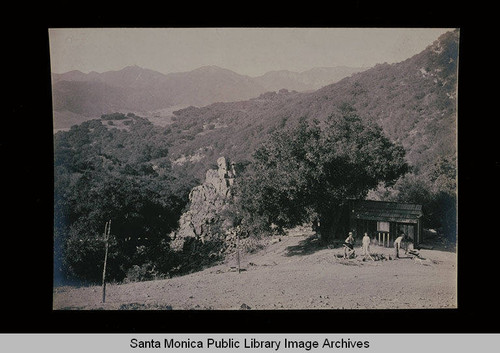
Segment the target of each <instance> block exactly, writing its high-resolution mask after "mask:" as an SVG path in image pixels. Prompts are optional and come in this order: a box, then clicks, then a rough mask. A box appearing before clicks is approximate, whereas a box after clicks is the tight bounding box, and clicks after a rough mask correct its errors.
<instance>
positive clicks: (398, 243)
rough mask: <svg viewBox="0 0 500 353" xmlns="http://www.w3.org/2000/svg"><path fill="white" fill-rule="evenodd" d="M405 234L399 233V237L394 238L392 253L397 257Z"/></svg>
mask: <svg viewBox="0 0 500 353" xmlns="http://www.w3.org/2000/svg"><path fill="white" fill-rule="evenodd" d="M404 236H405V234H404V233H401V235H400V236H399V237H397V238H396V240H394V255H395V256H396V258H397V259H399V249H401V242H402V241H403V238H404Z"/></svg>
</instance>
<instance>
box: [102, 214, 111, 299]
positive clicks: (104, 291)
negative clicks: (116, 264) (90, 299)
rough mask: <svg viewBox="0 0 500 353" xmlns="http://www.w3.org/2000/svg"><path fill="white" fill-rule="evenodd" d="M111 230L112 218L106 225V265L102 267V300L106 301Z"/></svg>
mask: <svg viewBox="0 0 500 353" xmlns="http://www.w3.org/2000/svg"><path fill="white" fill-rule="evenodd" d="M110 232H111V220H109V222H106V225H105V226H104V242H105V250H104V266H103V269H102V302H103V303H105V302H106V264H107V262H108V248H109V233H110Z"/></svg>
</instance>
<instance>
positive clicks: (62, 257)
mask: <svg viewBox="0 0 500 353" xmlns="http://www.w3.org/2000/svg"><path fill="white" fill-rule="evenodd" d="M164 136H165V134H164V131H163V129H161V128H160V127H157V126H154V125H153V124H151V123H150V122H149V121H147V120H146V119H143V118H140V117H137V116H135V115H133V114H129V115H127V116H125V115H122V114H113V115H109V116H103V117H102V119H101V120H91V121H88V122H84V123H83V124H80V125H76V126H73V128H71V130H70V131H68V132H59V133H57V134H56V135H55V138H54V191H55V193H54V236H55V248H54V251H55V268H54V271H55V273H54V275H55V278H56V280H61V279H63V278H64V279H75V280H90V281H96V280H98V279H99V277H100V276H101V275H102V264H103V263H102V259H103V256H104V243H103V237H102V234H103V233H104V228H103V225H104V224H105V223H106V222H108V221H109V220H111V221H112V224H111V234H112V241H111V246H110V249H111V250H110V255H109V256H110V260H111V261H110V264H111V265H110V266H109V267H108V273H109V278H110V279H115V280H123V279H124V278H126V277H129V278H130V277H132V278H134V279H136V278H141V279H144V278H151V276H153V275H154V274H155V273H163V274H165V273H167V272H169V271H171V270H172V267H173V266H174V265H173V264H178V263H176V262H175V258H174V257H173V256H168V252H169V247H168V242H166V236H167V235H168V233H169V232H170V231H171V230H172V229H174V228H175V227H176V226H177V221H178V218H179V215H180V213H181V211H182V210H183V208H184V206H185V205H186V203H187V197H188V193H189V191H190V189H191V188H192V187H193V186H195V185H196V182H195V181H194V180H193V179H192V178H191V177H190V176H189V175H181V174H179V173H177V172H175V171H173V170H172V168H171V164H170V162H169V160H168V157H167V156H168V143H166V142H165V139H164V138H163V137H164ZM134 265H137V267H134ZM130 271H132V272H130ZM134 271H135V272H134Z"/></svg>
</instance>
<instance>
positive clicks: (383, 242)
mask: <svg viewBox="0 0 500 353" xmlns="http://www.w3.org/2000/svg"><path fill="white" fill-rule="evenodd" d="M382 246H383V247H384V248H385V233H382Z"/></svg>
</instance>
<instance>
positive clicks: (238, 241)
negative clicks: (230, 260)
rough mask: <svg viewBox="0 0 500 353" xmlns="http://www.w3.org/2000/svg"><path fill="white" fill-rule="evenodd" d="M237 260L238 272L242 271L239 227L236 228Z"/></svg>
mask: <svg viewBox="0 0 500 353" xmlns="http://www.w3.org/2000/svg"><path fill="white" fill-rule="evenodd" d="M236 260H237V261H238V273H241V270H240V232H238V229H237V230H236Z"/></svg>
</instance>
